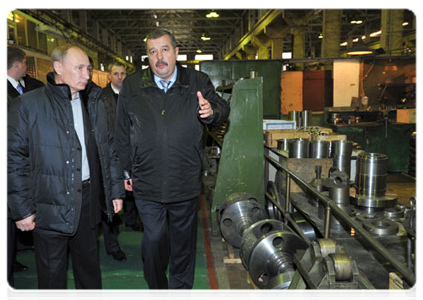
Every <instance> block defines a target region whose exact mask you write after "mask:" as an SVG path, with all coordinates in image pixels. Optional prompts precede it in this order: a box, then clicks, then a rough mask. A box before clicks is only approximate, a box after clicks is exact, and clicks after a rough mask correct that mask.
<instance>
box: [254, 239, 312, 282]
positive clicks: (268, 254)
mask: <svg viewBox="0 0 423 300" xmlns="http://www.w3.org/2000/svg"><path fill="white" fill-rule="evenodd" d="M307 247H308V245H307V243H306V242H305V241H304V240H302V239H301V238H300V237H299V236H298V235H296V234H295V233H292V232H289V231H279V232H270V233H268V234H266V235H264V236H263V237H262V238H261V239H260V240H259V242H257V246H256V247H255V248H254V249H253V250H252V252H251V254H250V261H249V269H248V270H249V272H250V277H251V279H252V280H253V282H254V284H255V285H256V286H257V287H258V288H260V289H263V288H266V286H267V285H268V284H269V282H270V280H271V279H272V278H273V277H275V276H276V275H279V274H282V273H285V272H292V271H294V265H293V256H294V254H295V252H297V250H299V249H307Z"/></svg>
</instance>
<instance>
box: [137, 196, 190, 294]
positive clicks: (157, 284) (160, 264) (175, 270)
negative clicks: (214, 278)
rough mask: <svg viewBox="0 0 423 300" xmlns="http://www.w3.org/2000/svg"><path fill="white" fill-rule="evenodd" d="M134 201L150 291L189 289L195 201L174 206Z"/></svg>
mask: <svg viewBox="0 0 423 300" xmlns="http://www.w3.org/2000/svg"><path fill="white" fill-rule="evenodd" d="M135 201H136V205H137V208H138V212H139V215H140V217H141V221H142V222H143V224H144V234H143V238H142V246H141V253H142V259H143V263H144V276H145V278H146V280H147V283H148V286H149V288H150V289H167V288H171V289H191V288H192V286H193V283H194V272H195V252H196V243H197V208H198V198H195V199H192V200H189V201H183V202H177V203H158V202H154V201H145V200H139V199H136V200H135ZM169 259H170V266H169V284H168V280H167V277H166V270H167V267H168V265H169Z"/></svg>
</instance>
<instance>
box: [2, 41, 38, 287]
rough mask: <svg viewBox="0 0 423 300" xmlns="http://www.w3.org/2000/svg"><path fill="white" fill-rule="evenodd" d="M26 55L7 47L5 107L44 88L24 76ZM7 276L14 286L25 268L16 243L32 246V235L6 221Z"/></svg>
mask: <svg viewBox="0 0 423 300" xmlns="http://www.w3.org/2000/svg"><path fill="white" fill-rule="evenodd" d="M26 71H27V65H26V53H25V51H23V50H22V49H20V48H18V47H16V46H7V107H8V108H9V105H10V103H11V102H12V100H13V99H14V98H16V97H18V96H19V95H21V94H23V93H26V92H29V91H32V90H35V89H37V88H39V87H42V86H44V83H42V82H41V81H39V80H37V79H34V78H32V77H30V76H29V75H28V74H26ZM7 230H8V234H7V274H8V276H7V277H8V281H9V284H10V285H11V286H14V280H13V271H15V272H17V271H23V270H26V269H27V267H26V266H24V265H23V264H21V263H20V262H18V261H17V260H16V250H17V246H16V243H17V241H19V242H21V244H25V245H33V241H32V234H30V233H23V232H17V231H16V225H15V223H14V222H13V220H12V219H11V218H10V217H9V216H8V219H7Z"/></svg>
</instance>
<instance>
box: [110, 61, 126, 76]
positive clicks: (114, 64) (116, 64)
mask: <svg viewBox="0 0 423 300" xmlns="http://www.w3.org/2000/svg"><path fill="white" fill-rule="evenodd" d="M113 67H123V68H124V69H125V70H126V67H125V65H124V64H123V63H121V62H120V61H114V62H112V63H111V64H110V65H109V67H108V70H109V73H112V69H113Z"/></svg>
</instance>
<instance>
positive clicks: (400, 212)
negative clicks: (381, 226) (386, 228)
mask: <svg viewBox="0 0 423 300" xmlns="http://www.w3.org/2000/svg"><path fill="white" fill-rule="evenodd" d="M383 216H384V217H385V218H387V219H389V220H392V221H398V220H399V219H401V218H403V217H404V208H402V207H400V206H398V205H395V206H394V207H390V208H387V209H385V210H384V211H383Z"/></svg>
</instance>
